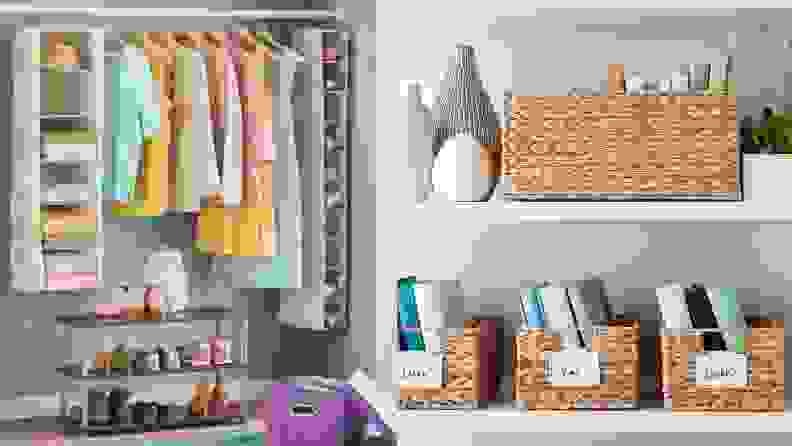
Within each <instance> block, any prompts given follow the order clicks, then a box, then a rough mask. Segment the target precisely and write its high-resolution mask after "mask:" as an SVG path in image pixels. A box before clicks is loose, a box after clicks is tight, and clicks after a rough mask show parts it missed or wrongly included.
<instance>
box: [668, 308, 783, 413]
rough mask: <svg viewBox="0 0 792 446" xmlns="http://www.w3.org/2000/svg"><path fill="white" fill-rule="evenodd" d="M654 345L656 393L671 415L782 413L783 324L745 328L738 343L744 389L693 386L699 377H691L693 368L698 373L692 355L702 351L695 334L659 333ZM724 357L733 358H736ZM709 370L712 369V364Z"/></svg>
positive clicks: (768, 322)
mask: <svg viewBox="0 0 792 446" xmlns="http://www.w3.org/2000/svg"><path fill="white" fill-rule="evenodd" d="M658 343H659V348H658V352H659V356H660V358H659V367H658V375H659V379H660V383H659V385H660V393H661V395H662V397H663V398H664V399H665V400H666V404H667V406H670V407H671V408H672V409H673V410H674V411H682V412H696V411H706V412H711V413H717V412H743V411H745V412H783V410H784V322H783V321H780V320H756V321H753V322H752V323H751V328H750V333H749V334H748V335H747V336H746V337H745V343H744V344H745V348H744V350H745V351H744V357H745V362H746V365H747V370H746V371H745V375H746V378H747V384H734V383H721V384H699V383H697V381H698V379H700V378H701V376H699V377H696V376H695V372H694V370H693V368H694V367H701V366H700V365H696V364H697V363H696V361H697V354H699V355H700V354H701V353H702V352H703V351H704V338H703V337H702V335H701V333H700V331H699V332H696V331H692V332H690V333H689V334H680V333H661V336H660V337H659V340H658ZM730 353H731V356H732V357H735V356H737V355H738V354H739V353H742V352H730ZM733 360H734V359H731V360H730V361H733ZM715 365H716V367H718V364H717V363H715ZM718 368H719V367H718ZM725 368H727V369H728V367H725ZM737 373H738V374H739V373H741V372H737ZM743 382H746V381H743Z"/></svg>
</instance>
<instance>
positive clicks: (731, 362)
mask: <svg viewBox="0 0 792 446" xmlns="http://www.w3.org/2000/svg"><path fill="white" fill-rule="evenodd" d="M695 366H696V384H707V385H721V384H732V385H734V384H736V385H743V386H744V385H746V384H748V358H747V356H746V355H744V354H742V353H734V352H707V353H702V354H699V355H697V356H696V362H695Z"/></svg>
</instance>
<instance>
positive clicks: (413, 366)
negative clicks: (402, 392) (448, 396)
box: [396, 352, 444, 386]
mask: <svg viewBox="0 0 792 446" xmlns="http://www.w3.org/2000/svg"><path fill="white" fill-rule="evenodd" d="M443 362H444V361H443V356H442V355H435V354H432V353H428V352H397V353H396V365H397V367H399V384H400V385H403V386H442V385H443V384H444V382H443V381H444V380H443Z"/></svg>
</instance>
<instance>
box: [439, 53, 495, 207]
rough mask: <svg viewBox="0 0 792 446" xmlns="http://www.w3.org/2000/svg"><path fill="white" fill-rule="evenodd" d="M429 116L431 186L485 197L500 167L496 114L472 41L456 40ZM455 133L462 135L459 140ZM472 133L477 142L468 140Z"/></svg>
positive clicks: (455, 195)
mask: <svg viewBox="0 0 792 446" xmlns="http://www.w3.org/2000/svg"><path fill="white" fill-rule="evenodd" d="M432 120H433V123H434V137H433V151H434V154H435V156H436V159H435V164H434V167H433V172H432V181H433V184H434V186H435V190H436V191H444V192H447V193H448V195H449V198H451V199H453V200H455V201H486V200H488V199H489V196H490V195H491V193H492V191H493V189H494V187H495V182H496V179H497V175H498V173H499V170H498V150H497V140H498V137H497V135H498V117H497V115H496V113H495V108H494V107H493V105H492V102H491V100H490V97H489V95H488V94H487V92H486V91H485V90H484V85H483V83H482V81H481V78H480V77H479V73H478V70H477V68H476V62H475V55H474V52H473V47H471V46H468V45H457V53H456V58H455V59H454V60H453V62H452V63H451V64H450V66H449V69H448V72H447V73H446V76H445V78H444V79H443V82H442V84H441V85H440V89H439V94H438V96H437V98H436V100H435V106H434V109H433V113H432ZM458 138H463V141H460V144H456V142H457V141H455V140H456V139H458ZM471 138H472V140H473V141H475V144H470V143H469V142H470V140H471ZM445 148H448V150H444V149H445ZM476 149H478V150H476ZM450 151H453V153H450ZM444 152H446V153H444ZM463 152H464V153H463Z"/></svg>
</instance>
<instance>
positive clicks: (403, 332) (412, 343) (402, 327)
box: [399, 277, 426, 351]
mask: <svg viewBox="0 0 792 446" xmlns="http://www.w3.org/2000/svg"><path fill="white" fill-rule="evenodd" d="M415 283H416V280H415V278H414V277H408V278H405V279H399V335H400V336H399V337H400V339H401V338H402V337H403V338H404V347H406V350H407V351H426V345H425V343H424V339H423V334H422V333H421V325H420V321H419V318H418V304H417V303H416V299H415ZM400 344H401V342H400ZM400 347H401V345H400Z"/></svg>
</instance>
